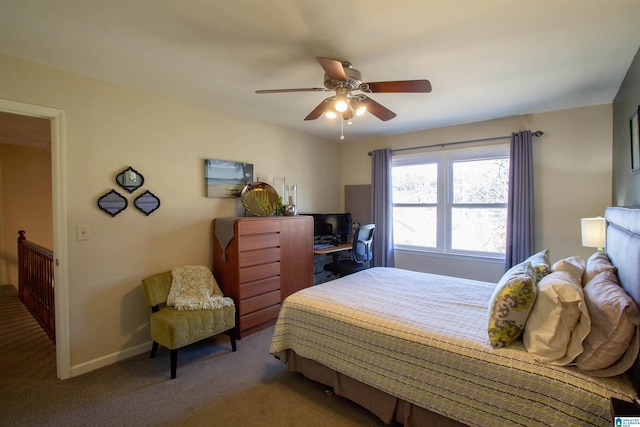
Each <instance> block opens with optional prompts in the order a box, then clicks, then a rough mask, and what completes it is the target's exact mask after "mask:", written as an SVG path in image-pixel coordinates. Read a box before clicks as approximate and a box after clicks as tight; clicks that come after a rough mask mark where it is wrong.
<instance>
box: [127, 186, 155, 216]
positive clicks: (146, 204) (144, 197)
mask: <svg viewBox="0 0 640 427" xmlns="http://www.w3.org/2000/svg"><path fill="white" fill-rule="evenodd" d="M133 205H134V206H135V207H136V208H138V209H139V210H140V211H141V212H143V213H144V214H145V215H147V216H149V214H150V213H151V212H153V211H155V210H156V209H158V208H159V207H160V199H158V198H157V197H156V195H155V194H153V193H152V192H151V191H149V190H147V191H145V192H144V193H142V194H141V195H139V196H138V197H136V199H135V200H134V201H133Z"/></svg>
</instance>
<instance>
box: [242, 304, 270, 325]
mask: <svg viewBox="0 0 640 427" xmlns="http://www.w3.org/2000/svg"><path fill="white" fill-rule="evenodd" d="M279 312H280V304H277V305H273V306H271V307H267V308H263V309H262V310H258V311H254V312H253V313H249V314H245V315H241V316H240V325H241V326H240V327H241V328H242V330H247V329H250V328H253V327H254V326H257V325H260V324H261V323H265V322H269V321H275V319H277V318H278V313H279Z"/></svg>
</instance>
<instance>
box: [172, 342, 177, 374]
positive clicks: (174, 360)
mask: <svg viewBox="0 0 640 427" xmlns="http://www.w3.org/2000/svg"><path fill="white" fill-rule="evenodd" d="M177 366H178V349H177V348H176V349H174V350H171V379H172V380H173V379H175V378H176V370H177Z"/></svg>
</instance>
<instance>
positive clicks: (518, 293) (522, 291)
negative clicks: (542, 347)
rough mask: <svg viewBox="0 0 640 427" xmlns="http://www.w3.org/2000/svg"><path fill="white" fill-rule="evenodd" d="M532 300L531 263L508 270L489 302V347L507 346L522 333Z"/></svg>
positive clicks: (533, 279)
mask: <svg viewBox="0 0 640 427" xmlns="http://www.w3.org/2000/svg"><path fill="white" fill-rule="evenodd" d="M535 299H536V283H535V273H534V272H533V268H531V263H530V262H523V263H520V264H517V265H515V266H513V267H511V268H510V269H509V271H507V272H506V273H505V274H504V275H503V276H502V278H501V279H500V282H498V284H497V285H496V288H495V290H494V291H493V295H491V300H490V301H489V326H488V328H487V331H488V332H489V341H491V345H493V346H494V347H504V346H507V345H509V344H511V343H512V342H513V341H515V340H516V339H517V338H518V337H519V336H520V335H521V334H522V330H523V329H524V325H525V324H526V323H527V318H528V317H529V313H530V312H531V307H533V303H534V301H535Z"/></svg>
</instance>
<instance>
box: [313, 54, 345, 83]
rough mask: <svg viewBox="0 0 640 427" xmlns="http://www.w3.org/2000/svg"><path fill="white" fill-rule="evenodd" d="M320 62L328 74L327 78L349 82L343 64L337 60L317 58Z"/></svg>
mask: <svg viewBox="0 0 640 427" xmlns="http://www.w3.org/2000/svg"><path fill="white" fill-rule="evenodd" d="M316 59H318V62H319V63H320V65H321V66H322V68H323V69H324V72H325V73H327V76H329V77H330V78H332V79H333V80H339V81H341V82H346V81H347V75H346V74H345V72H344V67H343V66H342V62H341V61H338V60H337V59H331V58H323V57H321V56H318V57H316Z"/></svg>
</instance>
